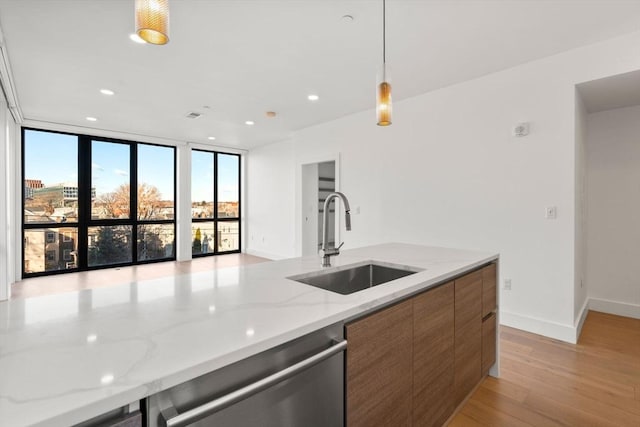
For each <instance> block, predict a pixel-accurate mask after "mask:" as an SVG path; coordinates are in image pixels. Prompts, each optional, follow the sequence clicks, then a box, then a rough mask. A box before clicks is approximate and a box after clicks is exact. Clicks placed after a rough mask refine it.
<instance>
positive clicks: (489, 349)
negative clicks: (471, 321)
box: [482, 313, 496, 376]
mask: <svg viewBox="0 0 640 427" xmlns="http://www.w3.org/2000/svg"><path fill="white" fill-rule="evenodd" d="M494 363H496V313H491V314H490V315H489V317H487V318H486V319H484V320H483V321H482V375H483V376H484V375H487V374H488V373H489V369H490V368H491V367H492V366H493V364H494Z"/></svg>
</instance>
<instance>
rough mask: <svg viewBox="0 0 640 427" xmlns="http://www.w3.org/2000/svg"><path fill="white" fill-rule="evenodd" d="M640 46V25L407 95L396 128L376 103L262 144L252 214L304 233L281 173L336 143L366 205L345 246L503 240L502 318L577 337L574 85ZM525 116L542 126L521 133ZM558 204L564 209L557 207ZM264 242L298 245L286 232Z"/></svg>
mask: <svg viewBox="0 0 640 427" xmlns="http://www.w3.org/2000/svg"><path fill="white" fill-rule="evenodd" d="M638 45H640V34H639V33H635V34H632V35H629V36H625V37H621V38H617V39H612V40H609V41H607V42H604V43H600V44H597V45H592V46H588V47H585V48H581V49H577V50H573V51H569V52H566V53H563V54H561V55H556V56H553V57H549V58H545V59H542V60H539V61H535V62H531V63H528V64H524V65H521V66H518V67H515V68H512V69H508V70H504V71H501V72H498V73H494V74H490V75H487V76H484V77H482V78H479V79H476V80H472V81H468V82H465V83H462V84H458V85H455V86H451V87H447V88H444V89H441V90H438V91H434V92H430V93H427V94H424V95H421V96H418V97H414V98H411V99H407V100H403V101H401V102H396V103H395V105H394V124H393V125H392V126H390V127H388V128H380V127H377V126H376V125H375V117H374V112H373V110H371V111H366V112H362V113H357V114H354V115H350V116H347V117H344V118H341V119H339V120H335V121H332V122H329V123H325V124H321V125H318V126H314V127H310V128H307V129H303V130H301V131H298V132H296V133H295V134H294V135H293V141H291V140H288V141H285V142H282V143H276V144H271V145H269V146H266V147H263V148H259V149H256V150H252V151H251V152H250V153H249V157H250V159H251V160H250V162H249V167H250V168H251V175H252V178H251V179H250V180H249V183H248V187H249V188H251V187H252V186H253V185H254V183H255V184H256V185H259V186H260V193H261V195H260V196H259V197H257V198H252V197H251V195H250V196H249V198H248V203H249V205H250V209H252V210H253V206H254V205H255V204H258V205H260V210H261V212H262V213H263V214H264V215H266V216H260V217H258V216H257V215H255V214H256V212H255V211H254V212H252V214H251V219H250V220H249V225H250V230H251V231H250V233H254V234H255V235H256V236H258V235H261V234H263V233H268V232H270V231H273V232H276V233H281V234H279V240H284V241H289V239H290V233H296V232H297V231H296V230H295V227H293V229H292V227H291V224H289V223H288V222H286V221H288V219H289V214H288V212H286V211H285V210H286V209H290V208H291V206H292V205H293V206H294V208H295V209H299V208H298V207H297V206H296V203H295V198H294V197H293V196H288V197H287V199H286V200H283V199H281V198H278V199H275V200H277V204H276V203H274V202H272V201H270V200H269V199H268V195H271V194H276V193H277V194H283V193H284V191H283V189H282V188H281V187H278V186H272V185H269V184H268V183H269V181H271V183H274V184H275V183H278V182H280V181H282V179H274V178H272V177H271V176H270V175H271V174H275V176H276V177H280V178H282V177H283V176H286V177H287V179H290V178H291V176H292V175H293V171H289V172H287V171H285V170H283V167H288V166H291V165H292V163H293V167H294V168H295V167H296V165H297V164H298V162H299V161H300V159H303V158H308V157H321V156H322V155H326V154H327V153H336V152H337V153H340V159H341V168H340V170H339V171H337V172H338V173H339V174H340V175H341V180H342V181H341V191H343V192H344V193H345V194H346V195H347V196H348V197H349V199H350V201H351V204H352V208H354V210H355V208H356V207H360V211H361V213H360V215H354V216H353V231H352V232H350V233H344V234H343V237H342V240H344V241H345V249H346V248H348V247H356V246H362V245H368V244H373V243H379V242H384V241H401V242H414V243H420V244H426V245H436V246H438V245H439V246H450V247H461V248H469V249H480V250H489V251H498V252H500V254H501V271H500V277H501V278H502V279H506V278H509V279H511V280H512V290H511V291H508V292H507V291H502V293H501V319H502V322H503V323H505V324H508V325H512V326H516V327H519V328H522V329H526V330H530V331H533V332H537V333H542V334H545V335H548V336H553V337H556V338H559V339H563V340H566V341H575V339H576V330H577V328H576V319H575V316H574V314H575V313H574V312H575V305H576V297H575V294H576V290H575V286H576V263H577V262H579V261H576V260H575V252H576V248H575V244H576V243H575V234H576V228H575V224H576V213H575V206H576V196H575V190H576V129H575V128H576V123H575V122H576V108H575V84H577V83H580V82H584V81H587V80H592V79H596V78H602V77H606V76H609V75H613V74H619V73H623V72H628V71H630V70H635V69H640V53H638V49H637V46H638ZM372 75H373V74H372ZM395 84H396V86H397V85H401V84H402V82H395ZM372 87H373V86H372ZM522 121H528V122H530V123H531V134H530V135H529V136H528V137H525V138H514V137H511V135H510V131H511V128H512V126H513V125H514V124H515V123H518V122H522ZM292 157H293V159H294V160H293V162H292V160H291V158H292ZM256 168H257V169H259V170H260V172H257V171H256V170H255V169H256ZM253 194H255V193H253ZM265 203H270V207H269V206H266V205H265ZM547 206H556V207H557V212H558V218H557V219H556V220H547V219H545V217H544V213H545V207H547ZM252 219H255V220H256V222H255V223H254V222H253V221H252ZM248 244H249V247H250V248H257V246H255V244H254V243H253V242H251V241H249V243H248ZM260 250H263V251H265V252H274V253H279V254H281V255H283V256H291V255H294V254H295V251H292V250H289V248H288V247H285V246H283V245H281V244H279V243H278V242H277V241H276V242H272V243H270V242H268V241H267V242H265V243H263V244H262V246H260Z"/></svg>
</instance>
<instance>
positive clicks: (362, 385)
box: [345, 300, 413, 427]
mask: <svg viewBox="0 0 640 427" xmlns="http://www.w3.org/2000/svg"><path fill="white" fill-rule="evenodd" d="M412 319H413V301H412V300H407V301H404V302H402V303H399V304H396V305H394V306H391V307H389V308H386V309H384V310H382V311H379V312H377V313H374V314H372V315H370V316H367V317H365V318H363V319H359V320H356V321H355V322H353V323H350V324H348V325H347V326H346V330H345V332H346V338H347V341H348V343H349V344H348V348H347V356H346V357H347V364H346V366H347V368H346V369H347V373H346V387H347V390H346V396H347V425H348V426H350V427H358V426H363V427H373V426H410V425H411V416H412V415H411V413H412V400H411V396H412V388H413V375H412V369H413V366H412V363H413V321H412Z"/></svg>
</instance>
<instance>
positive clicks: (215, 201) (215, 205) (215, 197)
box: [213, 152, 220, 255]
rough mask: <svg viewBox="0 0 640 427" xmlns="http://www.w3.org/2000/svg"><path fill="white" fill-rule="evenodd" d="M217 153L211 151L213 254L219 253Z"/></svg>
mask: <svg viewBox="0 0 640 427" xmlns="http://www.w3.org/2000/svg"><path fill="white" fill-rule="evenodd" d="M218 237H219V233H218V153H217V152H214V153H213V254H214V255H217V254H218V253H219V251H218V248H219V247H220V245H219V243H218Z"/></svg>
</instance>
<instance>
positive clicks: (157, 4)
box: [135, 0, 169, 44]
mask: <svg viewBox="0 0 640 427" xmlns="http://www.w3.org/2000/svg"><path fill="white" fill-rule="evenodd" d="M135 2H136V3H135V9H136V34H137V35H138V36H140V38H141V39H142V40H144V41H146V42H147V43H151V44H167V43H168V42H169V0H135Z"/></svg>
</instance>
